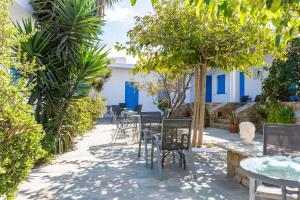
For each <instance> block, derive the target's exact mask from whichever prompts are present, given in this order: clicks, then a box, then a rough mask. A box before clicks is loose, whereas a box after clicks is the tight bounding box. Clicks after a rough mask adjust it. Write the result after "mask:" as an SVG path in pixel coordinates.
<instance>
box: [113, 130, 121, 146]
mask: <svg viewBox="0 0 300 200" xmlns="http://www.w3.org/2000/svg"><path fill="white" fill-rule="evenodd" d="M119 132H120V130H119V129H117V130H116V131H115V133H114V136H113V140H112V143H113V144H115V143H116V140H117V138H118V135H119Z"/></svg>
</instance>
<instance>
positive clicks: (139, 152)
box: [138, 131, 142, 158]
mask: <svg viewBox="0 0 300 200" xmlns="http://www.w3.org/2000/svg"><path fill="white" fill-rule="evenodd" d="M141 147H142V131H140V138H139V151H138V157H139V158H140V157H141Z"/></svg>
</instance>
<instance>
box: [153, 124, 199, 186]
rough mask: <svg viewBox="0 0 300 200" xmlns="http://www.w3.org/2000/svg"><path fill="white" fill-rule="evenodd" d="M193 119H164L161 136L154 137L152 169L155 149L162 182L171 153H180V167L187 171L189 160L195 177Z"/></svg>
mask: <svg viewBox="0 0 300 200" xmlns="http://www.w3.org/2000/svg"><path fill="white" fill-rule="evenodd" d="M191 126H192V120H191V119H164V120H163V125H162V128H161V134H160V135H153V136H152V148H151V168H153V160H154V149H155V148H156V149H157V151H156V157H157V163H158V172H159V178H160V180H162V168H164V161H165V159H166V157H167V156H168V155H170V154H171V153H174V152H175V153H178V155H179V158H180V161H179V166H180V167H181V166H182V164H183V167H184V169H186V163H187V159H189V162H190V163H191V167H192V173H193V177H195V174H196V173H195V169H194V155H193V152H192V147H191V142H190V138H191Z"/></svg>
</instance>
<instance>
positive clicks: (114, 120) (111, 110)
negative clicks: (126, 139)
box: [110, 107, 120, 128]
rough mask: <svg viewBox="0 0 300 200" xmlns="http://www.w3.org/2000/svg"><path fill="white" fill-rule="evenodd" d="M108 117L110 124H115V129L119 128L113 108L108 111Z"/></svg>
mask: <svg viewBox="0 0 300 200" xmlns="http://www.w3.org/2000/svg"><path fill="white" fill-rule="evenodd" d="M110 115H111V118H112V122H113V123H114V124H116V126H117V128H120V124H119V121H118V119H117V116H116V113H115V112H114V111H113V107H111V109H110Z"/></svg>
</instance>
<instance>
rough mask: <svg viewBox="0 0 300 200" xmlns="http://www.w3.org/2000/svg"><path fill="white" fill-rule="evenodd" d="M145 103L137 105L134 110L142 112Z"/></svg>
mask: <svg viewBox="0 0 300 200" xmlns="http://www.w3.org/2000/svg"><path fill="white" fill-rule="evenodd" d="M142 108H143V105H136V106H135V108H134V111H135V112H137V113H139V114H141V112H142Z"/></svg>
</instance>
